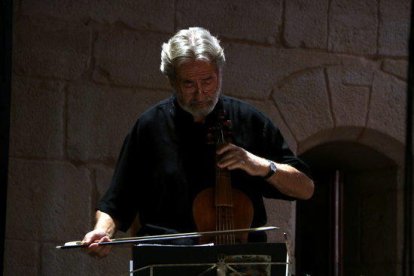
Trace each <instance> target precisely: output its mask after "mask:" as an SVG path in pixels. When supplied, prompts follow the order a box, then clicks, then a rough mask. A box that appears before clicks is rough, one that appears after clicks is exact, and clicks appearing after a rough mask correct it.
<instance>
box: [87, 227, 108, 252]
mask: <svg viewBox="0 0 414 276" xmlns="http://www.w3.org/2000/svg"><path fill="white" fill-rule="evenodd" d="M106 241H111V239H110V238H109V237H108V236H107V234H106V233H105V232H104V231H100V230H93V231H91V232H89V233H87V234H86V235H85V237H84V238H83V240H82V242H83V244H85V245H88V247H86V248H85V249H84V251H85V252H86V253H87V254H88V255H90V256H92V257H95V258H103V257H106V256H107V255H108V254H109V253H110V251H111V246H107V245H99V243H100V242H106Z"/></svg>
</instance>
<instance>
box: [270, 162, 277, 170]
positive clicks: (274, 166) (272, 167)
mask: <svg viewBox="0 0 414 276" xmlns="http://www.w3.org/2000/svg"><path fill="white" fill-rule="evenodd" d="M270 170H271V171H272V172H273V173H275V172H276V170H277V167H276V164H275V162H270Z"/></svg>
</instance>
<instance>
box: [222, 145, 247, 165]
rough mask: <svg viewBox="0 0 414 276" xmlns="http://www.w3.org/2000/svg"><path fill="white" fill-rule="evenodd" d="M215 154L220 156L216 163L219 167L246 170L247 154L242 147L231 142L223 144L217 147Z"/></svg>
mask: <svg viewBox="0 0 414 276" xmlns="http://www.w3.org/2000/svg"><path fill="white" fill-rule="evenodd" d="M217 154H218V155H219V156H220V160H219V161H218V163H217V166H218V167H219V168H222V169H224V168H226V169H229V170H234V169H244V170H246V165H247V162H248V155H247V152H246V151H245V150H244V149H242V148H240V147H237V146H235V145H233V144H225V145H222V146H220V147H219V148H218V149H217Z"/></svg>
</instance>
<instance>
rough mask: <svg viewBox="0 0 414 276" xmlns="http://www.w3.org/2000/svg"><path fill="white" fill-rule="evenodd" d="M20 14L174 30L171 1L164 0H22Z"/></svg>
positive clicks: (137, 27) (156, 29)
mask: <svg viewBox="0 0 414 276" xmlns="http://www.w3.org/2000/svg"><path fill="white" fill-rule="evenodd" d="M21 13H22V14H24V15H28V16H42V17H54V18H59V19H64V20H66V21H82V22H88V21H89V20H93V21H97V22H100V23H109V24H113V23H116V22H122V23H124V24H125V25H127V26H129V27H131V28H136V29H149V30H154V31H163V32H173V30H174V2H173V1H163V0H139V1H134V0H118V1H116V2H114V1H110V0H104V1H101V0H91V1H72V0H61V1H52V2H51V1H22V4H21Z"/></svg>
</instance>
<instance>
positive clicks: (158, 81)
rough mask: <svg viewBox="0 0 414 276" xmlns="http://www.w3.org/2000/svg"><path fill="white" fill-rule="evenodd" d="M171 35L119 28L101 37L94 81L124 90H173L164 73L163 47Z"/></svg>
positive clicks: (96, 46) (101, 34)
mask: <svg viewBox="0 0 414 276" xmlns="http://www.w3.org/2000/svg"><path fill="white" fill-rule="evenodd" d="M167 40H168V35H164V34H156V33H142V32H141V33H139V32H131V31H127V30H125V29H120V28H117V27H114V28H111V29H109V30H108V31H105V32H102V33H100V34H99V35H98V38H97V41H96V42H95V49H94V58H95V60H96V61H95V68H94V70H93V79H94V80H95V81H97V82H100V83H110V84H115V85H121V86H143V87H153V88H162V89H169V88H170V85H169V82H168V80H167V78H166V77H165V76H164V75H163V74H162V73H161V71H160V69H159V68H160V62H161V45H162V43H164V42H166V41H167Z"/></svg>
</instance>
